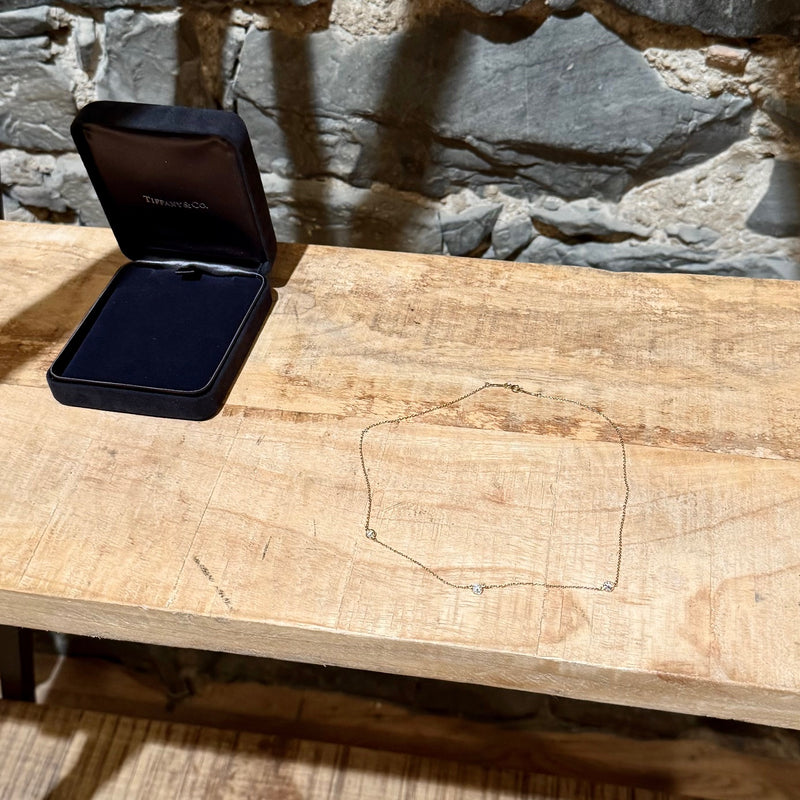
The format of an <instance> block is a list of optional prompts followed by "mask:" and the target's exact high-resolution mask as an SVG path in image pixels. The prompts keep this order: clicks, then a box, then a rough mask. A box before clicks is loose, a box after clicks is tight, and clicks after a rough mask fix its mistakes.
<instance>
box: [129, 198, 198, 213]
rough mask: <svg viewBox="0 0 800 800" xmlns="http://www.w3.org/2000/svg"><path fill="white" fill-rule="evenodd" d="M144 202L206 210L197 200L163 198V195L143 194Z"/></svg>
mask: <svg viewBox="0 0 800 800" xmlns="http://www.w3.org/2000/svg"><path fill="white" fill-rule="evenodd" d="M142 197H143V198H144V201H145V203H149V204H150V205H151V206H163V207H164V208H188V209H198V210H202V211H208V206H207V205H206V204H205V203H201V202H200V201H198V200H164V198H163V197H151V196H150V195H149V194H143V195H142Z"/></svg>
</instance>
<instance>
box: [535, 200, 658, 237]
mask: <svg viewBox="0 0 800 800" xmlns="http://www.w3.org/2000/svg"><path fill="white" fill-rule="evenodd" d="M554 206H555V207H554ZM530 215H531V217H532V218H533V219H534V220H536V222H540V223H543V224H544V225H549V226H551V227H553V228H556V229H557V230H559V231H561V233H563V234H564V235H565V236H573V237H574V236H611V235H614V234H622V235H626V236H638V237H640V238H646V237H647V236H649V235H650V234H651V233H652V232H653V229H652V228H648V227H646V226H644V225H639V224H638V223H636V222H630V221H628V220H625V219H622V218H621V217H619V216H617V214H616V213H615V212H614V209H613V206H609V205H608V204H606V203H600V202H598V201H597V200H594V199H591V198H589V199H584V200H576V201H575V202H573V203H564V204H558V203H553V202H552V199H551V200H550V202H549V203H548V204H547V205H546V206H545V205H534V206H533V207H532V208H531V209H530Z"/></svg>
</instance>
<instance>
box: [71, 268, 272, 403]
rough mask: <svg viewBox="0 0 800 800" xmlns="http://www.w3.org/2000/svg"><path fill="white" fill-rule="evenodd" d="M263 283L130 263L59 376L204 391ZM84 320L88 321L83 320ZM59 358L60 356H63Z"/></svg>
mask: <svg viewBox="0 0 800 800" xmlns="http://www.w3.org/2000/svg"><path fill="white" fill-rule="evenodd" d="M262 289H265V280H264V278H263V277H262V276H261V275H259V274H258V273H253V274H252V275H224V276H223V275H214V274H210V273H207V272H197V271H195V272H192V273H190V274H181V273H179V272H176V271H174V270H172V269H166V268H159V267H156V266H150V265H147V264H140V263H135V262H134V263H131V264H127V265H126V266H125V267H123V268H122V269H121V270H120V271H119V272H118V273H117V275H116V277H115V278H114V280H113V281H112V283H111V284H110V285H109V287H108V288H107V289H106V291H105V292H104V294H103V297H102V298H101V299H100V301H99V302H98V303H97V304H96V305H95V307H94V308H93V309H92V312H91V316H92V317H94V319H93V320H92V321H91V324H90V325H82V326H81V329H80V330H81V331H82V332H84V333H85V335H84V336H83V338H82V339H81V340H80V341H78V342H72V343H71V344H72V345H73V348H74V349H73V353H72V356H71V357H70V358H69V360H68V362H67V363H66V364H65V366H64V368H63V372H62V375H63V376H64V377H65V378H78V379H81V380H88V381H100V382H103V383H116V384H123V385H126V386H139V387H147V388H149V389H156V390H158V389H162V390H168V391H179V392H196V391H199V390H201V389H203V388H204V387H206V386H207V385H208V384H209V382H210V381H211V380H212V378H213V377H214V373H215V371H216V370H217V368H218V367H219V365H220V364H221V363H222V362H223V360H224V357H225V354H226V351H227V350H228V348H229V347H230V346H231V343H232V342H234V341H235V339H236V334H237V331H238V329H239V327H240V326H241V325H242V324H243V320H244V319H245V318H246V317H247V314H248V310H249V309H250V307H251V306H252V305H253V303H254V301H255V299H256V297H257V296H258V294H259V292H260V291H261V290H262ZM87 321H88V320H87ZM65 355H66V353H65Z"/></svg>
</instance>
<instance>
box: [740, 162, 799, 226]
mask: <svg viewBox="0 0 800 800" xmlns="http://www.w3.org/2000/svg"><path fill="white" fill-rule="evenodd" d="M747 227H748V228H750V230H753V231H755V232H756V233H763V234H764V235H766V236H778V237H783V236H800V164H796V163H794V162H792V161H777V160H776V161H775V162H774V164H773V166H772V175H771V176H770V179H769V187H768V188H767V191H766V193H765V194H764V196H763V197H762V198H761V200H760V201H759V203H758V205H757V206H756V207H755V209H753V212H752V213H751V214H750V216H749V217H748V219H747Z"/></svg>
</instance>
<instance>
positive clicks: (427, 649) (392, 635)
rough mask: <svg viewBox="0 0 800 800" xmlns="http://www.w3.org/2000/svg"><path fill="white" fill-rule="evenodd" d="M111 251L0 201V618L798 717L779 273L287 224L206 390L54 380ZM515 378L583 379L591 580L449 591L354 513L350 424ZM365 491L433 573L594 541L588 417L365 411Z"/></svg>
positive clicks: (359, 482) (789, 392)
mask: <svg viewBox="0 0 800 800" xmlns="http://www.w3.org/2000/svg"><path fill="white" fill-rule="evenodd" d="M123 261H124V259H123V257H122V256H121V254H120V253H119V252H118V251H117V249H116V247H115V243H114V239H113V237H112V235H111V233H110V232H109V231H107V230H89V229H79V228H76V227H66V226H65V227H57V226H39V225H30V224H19V223H18V224H13V223H3V224H2V225H1V226H0V264H2V273H1V274H0V287H1V289H2V290H1V291H0V426H2V430H3V434H4V448H3V449H2V453H1V454H0V475H2V476H3V480H2V481H1V482H0V508H1V509H2V511H0V624H2V623H5V624H17V625H28V626H31V627H38V628H43V629H57V630H62V631H66V632H72V633H85V634H91V635H100V636H109V637H115V638H126V639H134V640H141V641H149V642H154V643H164V644H177V645H183V646H190V647H203V648H210V649H219V650H230V651H233V652H242V653H252V654H257V655H258V654H262V655H270V656H275V657H279V658H288V659H296V660H301V661H311V662H315V663H336V664H341V665H344V666H352V667H360V668H366V669H376V670H383V671H387V672H398V673H405V674H411V675H420V676H428V677H439V678H447V679H452V680H458V681H467V682H474V683H484V684H488V685H497V686H505V687H510V688H521V689H529V690H535V691H544V692H549V693H555V694H563V695H567V696H572V697H579V698H585V699H592V700H601V701H608V702H614V703H622V704H629V705H640V706H644V707H653V708H663V709H668V710H677V711H687V712H693V713H702V714H709V715H715V716H721V717H732V718H737V719H742V720H749V721H755V722H765V723H771V724H775V725H782V726H785V727H795V728H800V691H799V689H800V682H799V679H798V672H797V669H796V664H797V661H798V640H799V639H800V630H799V627H798V626H799V625H800V608H798V603H799V602H800V592H799V591H798V590H799V589H800V537H798V535H797V530H798V528H800V468H799V467H798V464H797V457H798V454H800V444H799V443H800V435H798V434H799V433H800V431H799V430H798V428H800V422H799V420H800V414H798V405H799V404H800V362H799V361H798V359H797V358H796V353H797V352H798V347H799V346H800V286H798V285H797V284H794V283H782V282H772V281H757V280H745V279H724V278H708V277H697V276H681V275H646V274H612V273H607V272H600V271H594V270H589V269H575V268H563V267H551V266H546V267H545V266H536V265H529V264H507V263H497V262H489V261H476V260H469V259H456V258H442V257H433V256H419V255H406V254H397V253H378V252H369V251H359V250H346V249H335V248H324V247H304V246H296V245H295V246H283V247H282V248H281V249H280V253H279V259H278V264H277V267H276V270H275V287H276V303H275V306H274V309H273V311H272V313H271V315H270V317H269V318H268V320H267V322H266V324H265V327H264V330H263V332H262V334H261V336H260V338H259V340H258V342H257V343H256V345H255V347H254V350H253V352H252V354H251V356H250V358H249V360H248V362H247V364H246V366H245V368H244V370H243V372H242V374H241V375H240V377H239V379H238V381H237V383H236V386H235V387H234V389H233V391H232V393H231V395H230V397H229V400H228V403H227V405H226V407H225V409H224V410H223V412H222V413H221V414H220V415H219V416H218V417H216V418H215V419H213V420H210V421H207V422H202V423H197V422H184V421H175V420H161V419H150V418H145V417H136V416H129V415H121V414H111V413H102V412H97V411H92V410H86V409H77V408H67V407H64V406H60V405H59V404H58V403H56V401H55V400H53V398H52V397H51V395H50V393H49V391H48V389H47V386H46V384H45V370H46V368H47V366H48V365H49V364H50V363H51V361H52V360H53V358H54V357H55V355H56V354H57V352H58V350H59V348H60V347H61V346H62V345H63V343H64V342H65V341H66V339H67V337H68V336H69V334H70V332H71V331H72V330H73V328H74V327H75V325H76V324H77V323H78V321H79V320H80V318H81V317H82V315H83V314H84V313H85V312H86V310H87V309H88V307H89V305H90V304H91V302H92V301H93V300H94V298H95V297H96V296H97V295H98V294H99V293H100V291H101V290H102V288H103V286H104V285H105V283H106V282H107V280H108V279H109V278H110V276H111V275H112V274H113V272H114V270H115V269H116V268H117V267H118V266H119V265H120V264H121V263H123ZM487 380H489V381H513V382H517V383H520V384H522V385H524V386H526V387H527V388H530V389H532V390H538V389H541V390H542V391H544V392H546V393H550V394H554V395H561V396H565V397H568V398H571V399H575V400H578V401H581V402H584V403H587V404H590V405H592V406H596V407H598V408H600V409H602V410H603V412H604V413H606V414H607V415H608V416H609V417H610V418H611V419H613V420H614V421H615V422H616V423H617V424H618V425H619V427H620V430H621V431H622V434H623V436H624V438H625V441H626V443H627V448H628V458H629V476H630V484H631V498H630V505H629V507H628V517H627V520H626V526H625V531H624V547H623V558H622V569H621V575H620V585H619V587H618V588H617V589H616V591H614V592H613V593H603V592H594V591H587V590H562V589H546V588H532V587H520V588H514V589H507V590H502V591H487V592H485V593H484V594H483V595H481V596H475V595H473V594H471V593H470V592H464V591H455V590H453V589H450V588H448V587H447V586H445V585H443V584H441V583H440V582H438V581H436V580H435V579H434V578H432V577H431V576H430V575H428V574H427V573H425V572H424V571H423V570H421V569H420V568H418V567H415V566H414V565H412V564H410V563H408V562H406V561H404V560H402V559H400V558H399V557H397V556H395V555H394V554H392V553H390V552H388V551H386V550H384V549H383V548H380V547H379V546H377V545H375V544H374V543H372V542H370V541H368V540H367V539H366V538H365V537H364V532H363V525H364V515H365V507H366V493H365V487H364V482H363V477H362V474H361V468H360V464H359V459H358V437H359V432H360V430H361V429H363V428H364V427H365V426H366V425H368V424H370V423H372V422H375V421H378V420H381V419H386V418H389V417H393V416H398V415H401V414H406V413H410V412H413V411H417V410H420V409H423V408H427V407H429V406H431V405H435V404H436V403H439V402H442V401H444V400H448V399H451V398H453V397H457V396H458V395H460V394H462V393H464V392H466V391H469V390H470V389H473V388H475V387H476V386H479V385H481V384H482V383H483V382H484V381H487ZM367 447H368V452H367V459H368V462H369V468H370V471H371V475H372V477H373V480H374V482H375V487H376V491H375V507H374V509H373V521H374V522H375V523H376V526H380V530H381V532H382V533H383V534H385V538H386V539H387V541H390V542H391V543H392V544H394V545H395V546H397V547H399V548H401V549H403V550H405V551H407V552H409V553H411V554H412V555H413V556H414V557H416V558H418V559H419V560H421V561H423V562H425V563H426V564H429V565H431V566H432V567H434V568H435V569H437V571H439V572H440V573H441V574H443V575H446V576H448V578H450V579H455V580H465V581H472V580H475V579H481V580H487V579H488V580H494V579H497V580H503V579H506V578H508V579H509V580H511V579H523V580H547V581H549V582H553V583H555V582H562V581H572V580H575V581H579V582H581V583H583V582H584V581H585V582H586V583H588V584H592V585H597V584H598V583H599V582H600V581H602V580H603V579H604V578H606V577H607V576H608V574H609V570H610V569H612V568H613V561H614V557H615V552H616V551H615V542H614V530H613V526H614V525H615V524H616V523H615V522H614V520H615V515H616V514H617V513H618V509H619V504H620V500H621V497H620V481H619V474H618V473H619V465H618V463H617V457H618V456H617V453H616V450H615V447H616V446H615V444H614V439H613V431H611V430H609V426H607V425H604V424H602V421H600V420H598V418H597V417H596V416H595V415H592V414H591V413H589V412H584V411H583V410H582V409H579V408H574V409H569V408H567V407H566V406H564V404H554V403H552V402H548V401H541V400H535V399H533V398H530V397H526V396H524V395H512V394H510V393H508V392H505V391H503V390H487V391H485V392H482V393H480V394H479V395H476V396H475V397H473V398H470V399H469V400H467V401H464V403H462V404H459V405H458V406H457V407H454V408H451V409H448V410H446V411H443V412H440V413H437V414H436V415H430V416H426V417H423V418H420V419H416V420H412V421H408V422H405V423H400V424H398V425H395V426H382V427H381V428H378V429H376V430H375V431H372V432H371V433H370V435H369V437H368V442H367Z"/></svg>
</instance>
